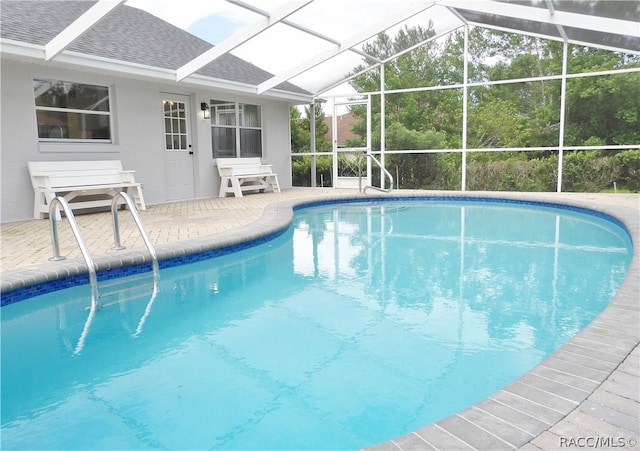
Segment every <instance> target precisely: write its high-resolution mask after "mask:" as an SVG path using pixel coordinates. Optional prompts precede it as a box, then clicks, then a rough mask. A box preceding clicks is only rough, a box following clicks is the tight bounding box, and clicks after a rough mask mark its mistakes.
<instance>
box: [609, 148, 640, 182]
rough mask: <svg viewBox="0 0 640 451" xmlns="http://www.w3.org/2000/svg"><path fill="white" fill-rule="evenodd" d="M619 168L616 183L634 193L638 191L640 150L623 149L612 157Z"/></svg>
mask: <svg viewBox="0 0 640 451" xmlns="http://www.w3.org/2000/svg"><path fill="white" fill-rule="evenodd" d="M612 158H613V161H614V162H615V164H616V166H617V167H618V168H619V171H620V172H619V176H618V182H619V183H618V184H619V185H620V187H624V188H627V189H629V191H632V192H634V193H637V192H640V150H625V151H623V152H620V153H618V154H616V155H614V156H613V157H612Z"/></svg>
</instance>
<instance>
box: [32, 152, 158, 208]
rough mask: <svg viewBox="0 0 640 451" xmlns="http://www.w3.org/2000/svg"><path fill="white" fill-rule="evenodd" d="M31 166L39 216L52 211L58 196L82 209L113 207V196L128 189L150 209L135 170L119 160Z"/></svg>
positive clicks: (39, 163) (36, 162) (143, 206)
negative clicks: (128, 168)
mask: <svg viewBox="0 0 640 451" xmlns="http://www.w3.org/2000/svg"><path fill="white" fill-rule="evenodd" d="M28 166H29V174H30V175H31V184H32V185H33V190H34V191H35V198H34V201H33V202H34V205H33V217H34V218H35V219H42V218H44V217H45V214H48V213H49V204H50V202H51V200H52V199H53V198H54V197H55V196H57V195H62V196H63V197H64V198H65V199H66V200H67V202H69V206H70V207H71V209H82V208H95V207H110V206H111V201H112V199H113V196H115V195H116V193H118V192H120V191H126V192H127V194H129V195H130V196H131V198H132V200H133V201H134V202H135V203H136V204H137V205H138V208H139V209H141V210H144V209H145V208H146V207H145V204H144V198H143V197H142V185H140V183H136V181H135V180H134V177H133V173H134V172H135V171H125V170H123V169H122V163H121V162H120V161H119V160H102V161H30V162H29V163H28ZM88 196H90V197H89V198H88V199H87V197H88ZM107 196H108V197H107ZM82 198H85V200H82Z"/></svg>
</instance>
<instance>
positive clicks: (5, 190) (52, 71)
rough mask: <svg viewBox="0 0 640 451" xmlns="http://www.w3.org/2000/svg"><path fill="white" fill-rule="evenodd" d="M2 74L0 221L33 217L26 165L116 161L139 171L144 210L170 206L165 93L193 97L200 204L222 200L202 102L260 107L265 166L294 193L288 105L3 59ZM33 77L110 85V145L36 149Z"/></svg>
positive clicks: (51, 145)
mask: <svg viewBox="0 0 640 451" xmlns="http://www.w3.org/2000/svg"><path fill="white" fill-rule="evenodd" d="M0 68H1V74H0V76H1V78H0V80H1V84H0V88H1V97H0V105H1V116H0V127H1V128H0V155H1V177H0V180H1V188H0V189H1V192H0V194H1V212H0V222H7V221H16V220H23V219H30V218H32V217H33V188H32V186H31V181H30V178H29V173H28V170H27V162H28V161H59V160H103V159H104V160H109V159H118V160H121V161H122V164H123V166H124V168H125V169H134V170H135V171H136V181H139V182H141V183H143V192H144V197H145V201H146V203H147V204H149V205H152V204H158V203H164V202H167V197H166V194H165V179H164V173H165V172H164V157H163V154H164V141H163V140H164V137H163V121H162V104H161V100H162V98H163V95H164V93H169V94H178V95H184V96H188V101H189V103H190V119H191V120H190V123H191V136H192V146H193V147H192V149H193V151H194V155H193V158H194V186H195V197H196V198H202V197H211V196H217V194H218V190H219V183H220V182H219V177H218V173H217V170H216V169H215V167H214V160H213V158H212V152H211V127H210V122H209V121H208V120H205V119H203V117H202V112H201V111H200V102H207V103H209V101H210V99H223V100H231V101H239V102H245V103H252V104H259V105H261V106H262V117H263V127H262V130H263V160H264V161H265V162H267V163H271V164H273V165H274V169H275V170H276V171H277V172H278V178H279V181H280V185H281V187H282V188H290V187H291V161H290V157H289V155H290V139H289V105H288V104H287V103H286V102H284V101H277V100H271V99H265V98H262V97H258V96H251V95H246V94H243V95H237V93H231V92H219V91H218V92H216V91H214V90H208V89H202V88H198V87H195V88H194V87H192V86H191V87H190V86H188V85H184V84H176V83H171V82H166V83H160V82H157V81H150V80H143V79H134V78H125V77H122V76H118V75H110V74H104V73H94V72H90V71H84V70H83V71H79V70H75V69H69V68H64V67H56V66H54V65H52V64H44V63H33V62H26V61H21V60H16V59H7V58H4V57H3V58H2V62H1V67H0ZM34 77H35V78H51V79H57V80H64V81H71V82H79V83H88V84H96V85H103V86H109V87H110V88H111V108H112V115H113V130H112V135H113V143H110V144H107V143H94V144H91V143H86V144H85V143H46V142H39V141H38V135H37V126H36V114H35V102H34V95H33V84H32V80H33V78H34Z"/></svg>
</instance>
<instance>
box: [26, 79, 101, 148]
mask: <svg viewBox="0 0 640 451" xmlns="http://www.w3.org/2000/svg"><path fill="white" fill-rule="evenodd" d="M33 92H34V96H35V101H36V118H37V122H38V138H39V139H40V141H92V142H95V141H102V142H111V108H110V105H109V87H108V86H98V85H87V84H84V83H73V82H68V81H60V80H44V79H37V78H36V79H34V80H33Z"/></svg>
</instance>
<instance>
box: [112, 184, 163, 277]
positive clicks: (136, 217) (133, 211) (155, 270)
mask: <svg viewBox="0 0 640 451" xmlns="http://www.w3.org/2000/svg"><path fill="white" fill-rule="evenodd" d="M118 197H121V198H122V199H123V200H124V201H125V203H126V204H127V207H129V211H130V212H131V216H133V220H134V221H135V223H136V226H137V227H138V231H139V232H140V235H141V236H142V240H143V241H144V244H145V246H147V250H148V251H149V254H151V260H152V262H151V265H152V267H153V276H154V278H156V279H157V277H158V271H159V268H158V256H157V254H156V250H155V248H154V247H153V244H151V240H150V239H149V235H147V232H146V231H145V230H144V226H143V225H142V220H141V219H140V215H139V214H138V209H137V208H136V206H135V204H134V203H133V202H132V201H131V198H130V197H129V195H128V194H127V193H125V192H124V191H121V192H119V193H117V194H116V195H115V196H113V200H112V201H111V217H112V219H113V239H114V246H113V249H115V250H118V251H119V250H122V249H125V246H123V245H122V244H121V242H120V224H119V223H118Z"/></svg>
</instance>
